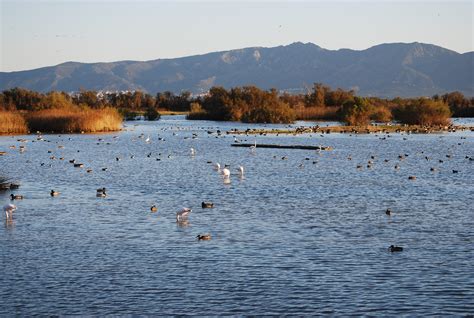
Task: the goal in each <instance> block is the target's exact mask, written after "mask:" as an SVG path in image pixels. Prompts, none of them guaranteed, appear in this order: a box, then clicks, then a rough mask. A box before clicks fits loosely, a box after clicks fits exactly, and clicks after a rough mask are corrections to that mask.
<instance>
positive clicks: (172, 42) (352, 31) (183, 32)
mask: <svg viewBox="0 0 474 318" xmlns="http://www.w3.org/2000/svg"><path fill="white" fill-rule="evenodd" d="M473 8H474V0H470V1H459V2H457V1H446V0H445V1H436V2H433V1H406V0H405V1H403V0H402V1H384V0H379V1H365V2H361V1H349V0H346V1H279V2H275V1H265V0H263V1H262V0H257V1H249V0H245V1H226V0H221V1H173V2H171V1H131V0H129V1H106V0H102V1H90V0H87V1H86V0H84V1H79V0H76V1H70V0H63V1H58V0H56V1H51V0H50V1H43V0H36V1H31V0H30V1H24V0H15V1H13V0H0V11H1V12H0V13H1V21H0V28H1V55H0V71H2V72H11V71H20V70H28V69H34V68H39V67H45V66H51V65H57V64H60V63H63V62H67V61H76V62H88V63H89V62H112V61H120V60H138V61H145V60H153V59H158V58H174V57H181V56H189V55H196V54H205V53H208V52H213V51H225V50H230V49H238V48H244V47H254V46H263V47H273V46H278V45H287V44H290V43H293V42H298V41H301V42H312V43H315V44H317V45H319V46H321V47H323V48H326V49H331V50H337V49H340V48H350V49H356V50H363V49H367V48H369V47H371V46H374V45H377V44H380V43H393V42H406V43H409V42H422V43H430V44H435V45H439V46H442V47H445V48H448V49H451V50H454V51H456V52H459V53H465V52H468V51H474V47H473V41H474V40H473V30H474V25H473V19H474V17H473V16H474V9H473Z"/></svg>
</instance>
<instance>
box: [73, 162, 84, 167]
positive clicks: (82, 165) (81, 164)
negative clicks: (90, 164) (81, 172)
mask: <svg viewBox="0 0 474 318" xmlns="http://www.w3.org/2000/svg"><path fill="white" fill-rule="evenodd" d="M82 167H84V164H83V163H75V164H74V168H82Z"/></svg>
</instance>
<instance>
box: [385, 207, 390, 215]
mask: <svg viewBox="0 0 474 318" xmlns="http://www.w3.org/2000/svg"><path fill="white" fill-rule="evenodd" d="M385 214H387V215H388V216H390V215H391V214H392V210H390V208H388V209H387V210H385Z"/></svg>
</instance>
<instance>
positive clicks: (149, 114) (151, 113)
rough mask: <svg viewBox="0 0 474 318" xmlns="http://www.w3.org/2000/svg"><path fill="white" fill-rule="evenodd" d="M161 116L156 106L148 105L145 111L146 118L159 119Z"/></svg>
mask: <svg viewBox="0 0 474 318" xmlns="http://www.w3.org/2000/svg"><path fill="white" fill-rule="evenodd" d="M160 118H161V115H160V113H159V112H158V111H157V110H156V108H155V107H148V108H147V110H146V112H145V119H146V120H158V119H160Z"/></svg>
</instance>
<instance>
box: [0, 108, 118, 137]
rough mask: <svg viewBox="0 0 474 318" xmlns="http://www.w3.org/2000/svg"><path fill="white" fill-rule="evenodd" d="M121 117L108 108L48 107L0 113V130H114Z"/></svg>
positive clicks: (6, 132) (56, 131) (57, 131)
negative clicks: (31, 110) (22, 111)
mask: <svg viewBox="0 0 474 318" xmlns="http://www.w3.org/2000/svg"><path fill="white" fill-rule="evenodd" d="M121 127H122V117H121V116H120V115H119V113H118V112H117V111H116V110H115V109H112V108H103V109H90V108H79V107H69V108H59V109H57V108H51V109H45V110H39V111H34V112H24V113H17V112H6V111H2V112H0V133H2V134H14V133H15V134H21V133H27V132H29V131H41V132H46V133H49V132H53V133H80V132H85V133H95V132H106V131H117V130H120V129H121Z"/></svg>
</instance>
